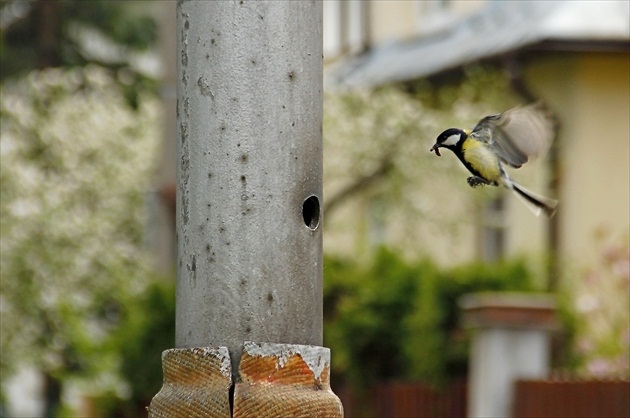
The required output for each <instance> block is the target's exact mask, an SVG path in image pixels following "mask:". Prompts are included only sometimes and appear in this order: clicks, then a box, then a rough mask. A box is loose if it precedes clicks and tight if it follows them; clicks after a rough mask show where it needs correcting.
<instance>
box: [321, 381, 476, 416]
mask: <svg viewBox="0 0 630 418" xmlns="http://www.w3.org/2000/svg"><path fill="white" fill-rule="evenodd" d="M334 390H335V393H336V394H337V396H339V398H341V402H342V403H343V408H344V415H345V417H346V418H359V417H392V418H399V417H400V418H402V417H404V418H458V417H460V418H463V417H465V416H466V379H459V380H456V381H454V382H452V383H451V384H450V385H447V386H446V387H444V388H442V389H435V388H432V387H430V386H429V385H427V384H424V383H419V382H387V383H380V384H378V385H375V386H374V387H373V388H371V389H369V390H367V391H365V392H364V393H362V394H359V393H357V392H355V391H352V390H350V389H348V388H341V389H334Z"/></svg>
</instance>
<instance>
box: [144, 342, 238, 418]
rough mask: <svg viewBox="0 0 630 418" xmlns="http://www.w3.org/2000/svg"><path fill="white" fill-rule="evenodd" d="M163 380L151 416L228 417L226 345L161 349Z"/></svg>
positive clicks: (230, 378) (152, 405) (230, 369)
mask: <svg viewBox="0 0 630 418" xmlns="http://www.w3.org/2000/svg"><path fill="white" fill-rule="evenodd" d="M162 370H163V373H164V383H163V385H162V389H161V390H160V392H158V394H157V395H155V396H154V397H153V400H152V401H151V405H150V406H149V417H150V418H178V417H181V418H185V417H186V418H188V417H210V418H212V417H217V418H219V417H221V418H229V417H230V394H229V392H230V386H231V383H232V367H231V365H230V353H229V352H228V349H227V348H226V347H219V348H211V347H204V348H174V349H171V350H166V351H164V352H163V353H162Z"/></svg>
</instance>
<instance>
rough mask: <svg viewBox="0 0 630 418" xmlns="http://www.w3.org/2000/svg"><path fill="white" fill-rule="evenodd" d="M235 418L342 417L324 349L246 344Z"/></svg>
mask: <svg viewBox="0 0 630 418" xmlns="http://www.w3.org/2000/svg"><path fill="white" fill-rule="evenodd" d="M239 375H240V377H241V379H242V382H240V383H237V384H236V389H235V392H234V417H235V418H237V417H253V416H260V417H270V418H271V417H278V418H283V417H305V418H307V417H309V418H310V417H342V416H343V408H342V406H341V403H340V402H339V398H337V396H336V395H335V394H334V393H333V392H332V390H331V389H330V380H329V376H330V351H329V350H328V349H327V348H323V347H313V346H301V345H288V344H268V343H253V342H246V343H245V347H244V349H243V357H242V359H241V363H240V373H239Z"/></svg>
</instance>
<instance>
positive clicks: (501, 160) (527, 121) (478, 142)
mask: <svg viewBox="0 0 630 418" xmlns="http://www.w3.org/2000/svg"><path fill="white" fill-rule="evenodd" d="M553 136H554V121H553V119H552V118H551V116H550V114H549V113H548V112H545V111H544V109H543V107H542V105H541V104H539V103H534V104H530V105H527V106H521V107H516V108H514V109H510V110H508V111H506V112H503V113H501V114H497V115H490V116H486V117H485V118H483V119H481V120H480V121H479V122H478V123H477V125H476V126H475V127H474V128H473V129H472V131H471V130H468V129H458V128H450V129H447V130H445V131H444V132H442V133H441V134H440V135H439V136H438V137H437V140H436V142H435V145H433V147H431V150H430V151H431V152H433V151H434V152H435V154H436V155H437V156H438V157H439V156H440V148H447V149H450V150H451V151H453V153H454V154H455V155H456V156H457V158H459V159H460V161H461V162H462V163H463V164H464V166H465V167H466V168H467V169H468V171H470V172H471V173H472V176H471V177H468V179H467V181H468V184H469V185H470V186H471V187H478V186H484V185H491V186H503V187H506V188H507V189H509V190H511V191H512V192H513V193H514V194H515V195H516V196H517V197H518V198H519V199H520V200H521V201H523V202H524V203H525V205H526V206H527V207H528V208H530V209H531V210H532V211H533V212H534V214H536V215H537V216H538V215H540V214H541V213H544V214H545V215H547V216H549V217H551V216H552V215H553V214H554V213H555V211H556V206H557V205H558V201H556V200H553V199H549V198H547V197H544V196H541V195H538V194H536V193H534V192H532V191H529V190H527V189H526V188H525V187H523V186H521V185H520V184H518V183H516V182H515V181H513V180H512V179H511V178H510V176H509V175H508V174H507V172H506V171H505V169H504V167H503V165H504V164H506V165H508V166H510V167H514V168H519V167H520V166H522V165H523V164H525V163H526V162H527V161H529V160H530V158H532V159H533V158H536V157H538V156H541V155H543V154H544V153H545V152H546V151H547V150H548V149H549V145H550V144H551V141H552V139H553Z"/></svg>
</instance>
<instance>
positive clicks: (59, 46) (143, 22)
mask: <svg viewBox="0 0 630 418" xmlns="http://www.w3.org/2000/svg"><path fill="white" fill-rule="evenodd" d="M159 10H160V7H159V3H156V2H153V3H152V2H139V1H108V0H91V1H74V0H54V1H49V0H35V1H24V0H1V1H0V11H1V13H2V19H1V20H0V33H1V34H2V36H1V38H0V48H1V51H2V54H0V68H1V69H2V71H0V81H3V82H4V81H5V80H6V79H8V78H15V77H19V76H23V75H25V74H27V73H28V72H29V71H31V70H34V69H42V68H48V67H75V66H86V65H88V64H97V65H99V66H102V67H107V68H110V69H111V70H113V71H112V74H113V77H114V80H115V81H116V82H117V83H118V84H120V86H121V87H123V91H124V93H125V97H126V98H127V100H128V102H129V103H130V104H131V105H132V106H134V107H136V106H138V105H139V103H138V100H139V96H140V95H141V94H142V91H143V90H145V89H147V88H149V89H155V88H156V87H157V84H156V82H155V80H156V76H157V74H156V69H157V68H156V67H157V65H156V64H157V59H153V60H152V59H151V54H150V52H151V49H152V48H153V47H154V46H155V43H156V41H157V24H156V20H155V18H154V15H156V12H158V11H159ZM155 58H157V57H155ZM151 61H155V63H154V64H153V65H147V63H149V62H151Z"/></svg>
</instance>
